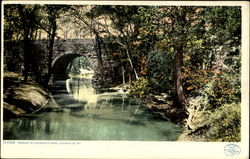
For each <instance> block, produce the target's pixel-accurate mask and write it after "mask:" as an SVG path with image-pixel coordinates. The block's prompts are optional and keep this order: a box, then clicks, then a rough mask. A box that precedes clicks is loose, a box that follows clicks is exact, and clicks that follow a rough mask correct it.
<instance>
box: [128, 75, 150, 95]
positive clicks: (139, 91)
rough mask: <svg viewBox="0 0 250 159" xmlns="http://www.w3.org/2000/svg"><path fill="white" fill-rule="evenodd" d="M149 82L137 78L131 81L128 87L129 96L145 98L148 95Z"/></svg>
mask: <svg viewBox="0 0 250 159" xmlns="http://www.w3.org/2000/svg"><path fill="white" fill-rule="evenodd" d="M148 85H149V82H148V80H147V79H146V78H139V79H138V80H136V81H133V82H132V84H131V87H130V92H129V96H130V97H133V98H145V97H146V95H147V93H148Z"/></svg>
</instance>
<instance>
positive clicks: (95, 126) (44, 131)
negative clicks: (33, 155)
mask: <svg viewBox="0 0 250 159" xmlns="http://www.w3.org/2000/svg"><path fill="white" fill-rule="evenodd" d="M65 85H66V87H68V88H67V89H63V86H65ZM67 85H68V86H67ZM55 88H56V89H55V90H54V93H53V97H54V99H55V101H56V102H57V104H58V105H60V106H61V107H62V108H63V110H64V111H63V112H41V113H40V114H37V117H36V118H32V119H31V118H17V119H11V120H8V121H6V122H5V123H4V139H22V140H136V141H174V140H176V139H177V138H178V136H179V134H180V133H181V130H182V129H181V128H180V127H179V126H178V125H175V124H173V123H170V122H168V121H165V120H163V119H162V118H161V117H159V115H156V114H153V113H152V112H151V111H149V110H148V109H147V108H146V107H145V106H144V104H143V103H140V102H138V101H135V100H131V99H129V98H127V97H126V96H125V95H124V94H121V93H119V92H117V91H115V90H107V89H106V90H105V89H101V90H94V88H93V87H92V85H91V79H89V78H79V77H77V78H76V77H74V78H71V79H70V80H68V81H60V82H58V83H57V85H55ZM60 88H62V89H60Z"/></svg>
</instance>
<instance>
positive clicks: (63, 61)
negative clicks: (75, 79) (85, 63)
mask: <svg viewBox="0 0 250 159" xmlns="http://www.w3.org/2000/svg"><path fill="white" fill-rule="evenodd" d="M81 56H83V57H85V58H87V60H89V61H90V62H91V63H92V65H93V63H94V62H93V60H92V59H90V58H88V57H87V56H84V55H81V54H78V53H72V52H65V53H62V54H60V56H57V57H56V58H55V59H54V60H53V62H52V81H56V80H66V79H67V74H66V70H67V68H68V66H69V64H70V62H72V61H73V60H74V59H75V58H77V57H81ZM93 66H94V65H93Z"/></svg>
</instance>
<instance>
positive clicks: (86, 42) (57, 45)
mask: <svg viewBox="0 0 250 159" xmlns="http://www.w3.org/2000/svg"><path fill="white" fill-rule="evenodd" d="M35 43H36V44H38V45H39V46H40V47H41V49H42V50H45V55H44V56H43V58H44V59H41V60H42V61H44V62H43V72H44V73H43V74H46V73H47V72H48V68H47V67H48V64H46V62H47V61H48V58H49V55H48V51H47V50H48V49H47V46H48V40H37V41H36V42H35ZM95 45H96V43H95V39H58V40H55V42H54V47H53V57H52V60H53V61H52V79H53V80H64V79H66V78H67V77H66V74H65V73H66V70H67V67H68V65H69V63H70V62H71V61H72V60H74V59H75V58H77V57H80V56H84V57H86V58H87V59H88V60H89V62H90V63H91V65H92V66H93V69H94V70H95V71H96V70H98V67H97V66H98V60H97V53H96V49H95V48H96V47H95Z"/></svg>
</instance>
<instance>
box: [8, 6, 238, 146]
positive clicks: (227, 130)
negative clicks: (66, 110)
mask: <svg viewBox="0 0 250 159" xmlns="http://www.w3.org/2000/svg"><path fill="white" fill-rule="evenodd" d="M59 31H60V32H61V33H59ZM70 32H72V34H74V35H75V38H79V36H80V35H81V36H83V37H91V38H95V40H96V46H95V48H96V53H97V57H98V67H99V68H100V72H101V73H100V72H99V74H100V76H101V77H102V79H103V82H104V83H105V81H106V78H108V77H112V79H111V83H112V84H113V85H119V84H123V85H129V88H130V92H129V96H130V97H133V98H140V99H146V101H147V100H150V97H149V96H150V95H152V94H154V95H161V94H162V93H166V94H168V95H169V96H170V97H169V99H171V100H172V101H173V104H171V105H170V108H169V109H171V110H174V111H173V112H172V113H171V112H169V113H166V116H168V115H169V116H171V118H174V119H173V120H177V119H180V118H181V119H182V121H183V122H181V123H183V124H184V125H186V127H187V130H186V132H187V134H188V135H191V136H192V135H196V136H199V135H200V136H202V137H204V138H206V140H209V141H240V128H241V122H240V119H241V117H240V116H241V115H240V110H241V109H240V102H241V101H240V99H241V91H240V88H241V86H240V83H241V79H240V77H241V74H240V72H241V8H240V7H223V6H216V7H200V6H185V7H182V6H114V5H93V6H77V5H72V6H71V5H5V6H4V50H5V51H4V53H5V59H4V66H5V67H4V69H5V71H12V72H20V68H21V65H24V71H23V73H24V74H23V75H24V82H26V81H27V79H28V77H29V76H32V77H34V78H35V79H36V81H37V82H38V83H40V84H42V85H44V86H46V85H47V84H48V81H49V79H50V76H51V74H52V70H51V69H52V68H51V66H52V65H51V64H52V56H53V45H54V41H55V40H56V39H58V38H65V39H67V37H68V34H69V33H70ZM42 33H43V34H46V39H48V41H49V42H48V45H47V50H41V48H39V46H37V45H36V44H35V42H34V41H36V40H38V39H41V34H42ZM44 51H46V52H47V53H48V54H49V58H48V59H47V61H46V62H47V63H46V65H47V67H48V70H47V71H45V73H44V71H42V67H41V65H40V64H39V62H40V60H39V58H40V57H43V54H44ZM114 63H115V66H114ZM102 70H105V71H102ZM163 106H164V105H163ZM173 114H174V115H173Z"/></svg>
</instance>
